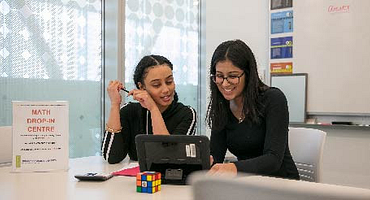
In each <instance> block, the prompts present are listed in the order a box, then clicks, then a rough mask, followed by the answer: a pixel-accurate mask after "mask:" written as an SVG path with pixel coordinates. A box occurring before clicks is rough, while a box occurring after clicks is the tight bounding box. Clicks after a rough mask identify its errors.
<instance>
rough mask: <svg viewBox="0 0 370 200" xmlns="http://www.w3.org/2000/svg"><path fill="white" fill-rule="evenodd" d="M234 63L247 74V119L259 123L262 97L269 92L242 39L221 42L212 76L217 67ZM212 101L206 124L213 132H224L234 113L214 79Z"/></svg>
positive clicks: (212, 66) (211, 89)
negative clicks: (219, 64) (218, 64)
mask: <svg viewBox="0 0 370 200" xmlns="http://www.w3.org/2000/svg"><path fill="white" fill-rule="evenodd" d="M222 61H230V62H231V63H232V64H233V65H234V66H236V67H238V68H240V69H241V70H243V71H244V73H245V86H244V90H243V109H242V112H243V113H244V116H245V120H248V121H249V122H252V123H259V122H260V116H261V108H262V107H263V105H261V102H259V101H258V96H259V94H260V93H261V92H263V91H266V90H267V88H268V86H267V85H265V84H264V83H263V82H262V81H261V79H260V78H259V76H258V72H257V62H256V59H255V57H254V55H253V52H252V50H251V49H250V48H249V47H248V45H246V44H245V43H244V42H243V41H241V40H230V41H225V42H223V43H221V44H220V45H219V46H218V47H217V48H216V50H215V52H214V53H213V56H212V60H211V69H210V74H211V75H214V74H216V64H217V63H218V62H222ZM210 91H211V95H210V102H209V105H208V109H207V116H206V121H207V124H208V126H209V127H210V128H211V129H212V130H221V129H223V128H224V127H225V126H226V124H227V123H228V122H227V120H225V116H227V115H228V112H229V111H230V102H229V101H228V100H226V99H225V98H224V97H223V95H222V94H221V92H220V91H219V90H218V88H217V85H216V83H214V82H213V81H212V80H211V76H210Z"/></svg>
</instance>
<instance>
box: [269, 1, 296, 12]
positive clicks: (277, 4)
mask: <svg viewBox="0 0 370 200" xmlns="http://www.w3.org/2000/svg"><path fill="white" fill-rule="evenodd" d="M292 6H293V2H292V0H271V10H275V9H281V8H290V7H292Z"/></svg>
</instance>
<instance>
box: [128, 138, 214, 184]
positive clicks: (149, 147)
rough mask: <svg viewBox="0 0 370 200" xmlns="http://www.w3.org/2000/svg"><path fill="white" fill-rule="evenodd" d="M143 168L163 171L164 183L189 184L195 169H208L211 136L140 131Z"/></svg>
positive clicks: (138, 141)
mask: <svg viewBox="0 0 370 200" xmlns="http://www.w3.org/2000/svg"><path fill="white" fill-rule="evenodd" d="M135 142H136V149H137V154H138V160H139V166H140V171H141V172H143V171H155V172H160V173H161V174H162V176H161V177H162V184H175V185H185V184H186V180H187V178H188V176H189V175H190V174H191V173H192V172H194V171H200V170H208V169H209V168H210V163H209V162H210V161H209V139H208V137H206V136H189V135H144V134H143V135H137V136H136V138H135Z"/></svg>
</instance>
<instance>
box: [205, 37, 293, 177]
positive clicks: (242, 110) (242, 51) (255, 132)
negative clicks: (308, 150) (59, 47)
mask: <svg viewBox="0 0 370 200" xmlns="http://www.w3.org/2000/svg"><path fill="white" fill-rule="evenodd" d="M210 73H211V76H210V78H211V81H210V88H211V98H210V104H209V105H208V112H207V123H208V125H209V127H210V128H211V130H212V132H211V144H210V146H211V147H210V148H211V155H212V157H213V166H212V168H211V169H210V171H209V174H219V173H232V174H237V173H238V172H246V173H253V174H260V175H267V176H275V177H282V178H290V179H299V175H298V171H297V168H296V166H295V164H294V161H293V159H292V156H291V154H290V151H289V146H288V123H289V114H288V106H287V100H286V98H285V95H284V94H283V93H282V92H281V91H280V90H279V89H277V88H272V87H268V86H267V85H265V84H264V83H263V82H262V81H261V80H260V78H259V77H258V73H257V64H256V59H255V57H254V55H253V53H252V51H251V49H250V48H249V47H248V46H247V45H246V44H245V43H244V42H243V41H241V40H232V41H226V42H223V43H222V44H220V45H219V46H218V47H217V48H216V50H215V52H214V53H213V56H212V61H211V69H210ZM227 150H229V151H230V152H231V153H233V154H234V155H235V156H236V157H237V159H238V160H237V161H236V162H232V163H223V162H224V159H225V154H226V151H227ZM211 160H212V159H211Z"/></svg>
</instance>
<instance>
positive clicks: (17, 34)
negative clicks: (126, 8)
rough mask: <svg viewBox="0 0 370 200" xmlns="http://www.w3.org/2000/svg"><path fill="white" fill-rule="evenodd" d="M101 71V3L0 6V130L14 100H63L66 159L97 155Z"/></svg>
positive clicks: (7, 0) (19, 0)
mask: <svg viewBox="0 0 370 200" xmlns="http://www.w3.org/2000/svg"><path fill="white" fill-rule="evenodd" d="M101 68H102V66H101V1H100V0H53V1H50V0H0V99H1V100H0V101H1V105H0V126H6V125H8V126H9V125H11V123H12V110H11V108H12V107H11V101H13V100H19V101H22V100H32V101H33V100H35V101H52V100H66V101H69V106H70V116H69V118H70V157H80V156H87V155H95V154H99V149H100V142H99V141H100V137H101V127H100V126H101V123H100V118H101V109H100V108H101V102H100V99H101ZM92 144H93V145H92ZM92 146H93V148H91V147H92Z"/></svg>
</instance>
